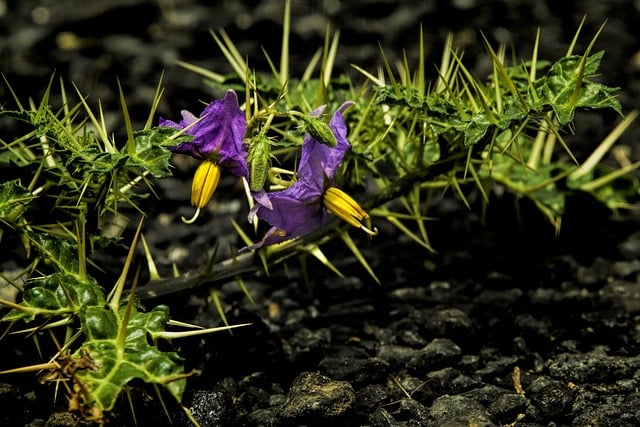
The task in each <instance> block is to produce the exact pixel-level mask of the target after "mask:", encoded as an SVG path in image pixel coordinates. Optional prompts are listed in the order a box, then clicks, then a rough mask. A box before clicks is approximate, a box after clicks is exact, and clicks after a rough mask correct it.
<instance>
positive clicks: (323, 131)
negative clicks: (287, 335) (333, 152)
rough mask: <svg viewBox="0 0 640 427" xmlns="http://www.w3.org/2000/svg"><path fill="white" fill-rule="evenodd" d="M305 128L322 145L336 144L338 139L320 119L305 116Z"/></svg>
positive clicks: (331, 145) (330, 145) (333, 145)
mask: <svg viewBox="0 0 640 427" xmlns="http://www.w3.org/2000/svg"><path fill="white" fill-rule="evenodd" d="M305 130H306V131H307V132H309V135H311V136H312V137H313V139H315V140H316V141H319V142H321V143H323V144H324V145H328V146H329V147H335V146H336V145H337V144H338V140H337V139H336V136H335V135H334V134H333V131H332V130H331V128H330V127H329V125H328V124H326V123H325V122H324V121H323V120H322V119H318V118H316V117H311V118H306V119H305Z"/></svg>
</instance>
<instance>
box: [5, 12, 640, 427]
mask: <svg viewBox="0 0 640 427" xmlns="http://www.w3.org/2000/svg"><path fill="white" fill-rule="evenodd" d="M211 3H213V2H211ZM216 3H217V4H216V5H215V6H213V5H210V4H209V2H204V1H195V0H174V1H169V0H167V1H161V0H158V1H145V0H129V1H126V0H116V1H110V2H103V1H99V0H85V1H83V2H77V1H72V0H57V1H54V0H50V1H46V0H40V1H24V0H23V1H17V0H15V1H0V34H1V38H0V61H1V62H0V64H1V65H0V71H2V73H3V74H4V75H5V76H6V77H7V79H8V80H9V82H10V83H11V84H12V86H13V88H14V90H15V91H16V92H17V93H18V94H19V96H21V97H25V98H26V97H27V96H34V97H36V99H38V96H39V94H40V93H41V92H42V89H43V88H44V87H45V86H46V84H47V82H48V80H49V77H50V74H51V72H52V71H53V70H55V71H56V73H58V74H59V75H61V76H63V77H64V78H65V79H69V80H70V81H74V82H75V83H76V84H77V85H78V87H79V88H80V89H81V91H83V92H84V93H88V94H90V96H91V98H90V99H91V100H97V99H101V101H102V103H103V105H104V106H105V110H107V111H117V103H118V100H117V97H116V93H117V92H116V82H115V79H116V76H117V77H119V78H120V80H121V81H122V83H123V86H124V90H125V93H126V94H127V99H128V103H129V106H130V109H131V114H132V115H133V116H134V118H135V117H138V118H139V120H141V121H142V120H144V119H145V118H146V113H147V111H148V106H149V104H150V100H151V97H152V95H153V91H154V89H155V86H156V84H157V82H158V80H159V78H160V75H161V73H162V72H164V80H163V81H164V86H165V95H164V99H163V102H162V104H161V105H160V108H159V114H160V115H163V116H165V117H174V116H176V115H177V114H178V112H179V110H180V109H183V108H186V109H192V110H197V108H196V107H195V106H196V105H197V102H198V100H201V99H204V100H209V99H210V98H212V97H213V96H214V95H216V94H215V93H214V92H212V91H211V90H210V89H207V88H206V87H205V86H204V85H203V84H202V82H201V81H200V78H199V77H197V76H195V75H192V74H191V73H188V72H185V71H183V70H182V69H179V68H178V67H176V66H175V65H174V61H175V60H176V59H182V60H185V61H188V62H193V63H196V64H199V65H203V66H205V67H207V68H210V69H213V70H214V71H218V72H226V71H228V70H227V68H226V66H225V63H224V60H223V59H222V58H221V56H220V54H219V53H218V50H217V47H216V46H215V43H214V42H213V39H212V38H211V36H210V34H209V29H216V28H225V29H226V30H227V32H228V33H229V35H230V36H231V37H232V39H233V40H235V41H237V43H238V45H239V47H240V49H241V51H243V52H246V53H248V54H250V56H251V59H252V60H253V59H254V58H255V61H254V64H255V65H256V67H257V68H260V67H261V66H265V65H264V62H263V61H262V60H261V54H260V53H259V46H261V45H263V46H265V47H266V49H267V50H268V51H269V52H270V53H271V54H272V55H274V56H277V55H278V45H279V39H278V36H277V35H278V34H279V33H280V29H279V22H280V17H281V13H282V12H281V9H282V5H281V3H280V2H279V1H276V0H266V1H262V2H260V3H259V6H256V7H252V6H250V3H251V4H253V2H248V1H247V2H243V1H221V2H216ZM293 3H294V5H293V12H292V13H293V16H294V24H293V28H292V30H293V36H292V49H293V51H294V57H295V58H296V61H294V62H293V63H294V64H301V63H302V64H306V60H307V59H308V56H309V55H310V53H311V52H312V51H313V50H315V48H316V47H317V46H321V45H322V40H323V35H324V30H325V26H326V24H327V23H331V25H332V26H333V27H334V28H338V29H340V30H341V46H342V47H341V49H340V57H339V61H338V66H339V67H341V68H343V69H345V70H348V64H349V63H356V64H358V65H361V66H362V67H363V68H366V69H371V70H373V69H375V68H374V67H375V66H376V65H377V63H378V62H377V61H378V58H379V55H378V42H380V44H381V45H382V46H383V47H384V49H385V52H386V53H387V55H393V54H394V53H395V54H398V53H400V52H401V49H402V48H406V49H407V53H408V55H409V56H410V57H415V55H416V51H415V45H416V40H417V34H418V25H419V22H422V24H423V26H424V30H425V37H426V41H427V45H428V47H427V52H428V54H429V58H430V60H431V61H432V62H433V63H437V62H438V56H439V53H440V50H439V49H440V47H441V46H442V41H443V39H444V36H445V34H446V33H447V31H453V32H454V33H455V35H456V40H457V43H459V44H460V46H461V47H463V48H464V49H465V52H466V53H465V61H466V63H467V65H468V66H469V67H470V68H472V69H473V70H475V71H476V72H477V73H479V74H482V73H486V72H487V65H488V63H487V61H486V59H484V57H483V56H482V47H481V42H480V39H479V36H478V31H482V32H483V33H484V34H485V35H487V37H488V38H489V40H491V41H492V42H498V41H501V42H505V43H508V44H513V45H514V47H515V52H516V55H518V56H519V57H521V58H526V57H527V56H528V55H529V54H530V52H531V49H532V46H533V38H534V36H535V31H536V28H537V27H540V28H541V36H542V43H541V53H540V56H541V57H543V58H547V59H551V60H554V59H557V58H559V57H560V56H562V55H563V54H564V52H565V50H566V48H567V46H568V44H569V42H570V40H571V38H572V36H573V34H574V32H575V30H576V28H577V26H578V24H579V22H580V20H581V19H582V17H583V16H584V15H585V14H586V15H587V22H586V24H585V28H584V30H583V31H584V32H583V34H584V36H583V37H582V39H581V41H580V43H579V49H578V51H581V49H580V48H584V47H585V46H586V44H588V42H589V40H590V37H591V36H592V35H593V34H594V33H595V31H597V28H598V27H599V26H600V24H601V23H602V22H603V21H604V20H607V21H608V22H607V25H606V27H605V29H604V31H603V33H602V35H601V37H600V39H599V42H598V43H597V45H596V49H605V50H606V52H607V53H606V57H605V61H604V63H603V66H602V80H603V81H604V82H605V83H607V84H609V85H612V86H620V87H621V88H622V91H621V92H620V100H621V102H622V104H623V106H624V107H625V111H629V110H630V109H633V108H638V107H639V106H640V94H639V92H640V84H639V81H638V72H639V67H640V64H639V60H638V52H639V51H640V43H639V39H638V37H637V35H636V34H637V28H636V26H637V17H638V16H639V11H638V7H639V6H638V5H637V2H631V1H613V0H611V1H595V0H593V1H589V0H585V1H577V2H559V1H557V2H556V1H546V2H534V1H526V0H521V1H504V0H503V1H489V2H477V1H474V0H459V1H453V2H450V3H445V2H436V1H428V2H408V1H398V2H392V1H383V0H379V1H373V0H358V1H348V2H340V1H323V2H312V1H304V2H303V1H300V2H298V1H294V2H293ZM265 35H266V36H265ZM265 69H266V68H265ZM9 99H10V98H9V94H8V92H7V90H6V88H5V87H4V86H2V87H0V101H1V102H3V103H6V102H10V101H9ZM107 117H108V119H109V120H110V121H111V123H113V126H114V128H117V127H118V123H119V120H120V119H119V117H118V115H116V114H113V115H108V116H107ZM617 119H618V118H617V117H616V116H615V115H614V114H611V113H609V112H604V113H598V114H588V115H587V114H585V115H581V116H579V117H578V118H577V121H576V128H575V133H576V135H575V137H573V138H572V141H573V143H574V144H575V147H576V149H577V150H578V151H580V150H581V149H583V150H589V148H590V147H591V148H592V147H593V145H594V144H596V143H597V142H598V141H599V140H600V139H601V137H602V136H603V135H605V134H606V133H607V132H608V131H609V130H610V129H611V127H612V126H613V124H614V123H615V121H616V120H617ZM3 132H4V131H3ZM2 137H3V139H4V136H2ZM637 138H638V130H637V127H635V128H634V129H631V130H630V131H629V132H628V133H627V134H626V135H625V136H624V137H623V139H622V143H623V144H626V145H628V146H629V147H630V148H631V156H632V157H633V158H634V159H637V158H638V157H640V154H639V150H638V147H637V144H636V141H637ZM190 174H191V170H180V169H178V170H177V175H176V178H175V179H170V180H166V182H163V183H161V184H160V186H159V194H160V195H161V199H160V200H159V201H158V202H157V203H156V204H155V205H154V206H153V207H152V211H153V212H154V213H155V214H156V215H155V216H152V219H151V220H149V221H148V222H147V224H146V226H145V235H146V237H147V239H148V240H149V242H150V244H151V245H152V246H153V248H154V249H155V251H156V254H157V257H158V262H159V264H160V266H161V267H164V268H167V267H168V266H169V265H170V263H171V261H172V260H177V262H179V264H180V266H181V268H182V269H187V268H189V267H190V266H196V265H201V264H202V262H203V261H204V258H205V257H204V255H203V254H204V253H207V252H208V253H210V252H211V251H212V248H213V245H214V242H216V241H218V242H224V244H221V245H220V248H221V250H222V252H221V253H220V256H224V255H225V253H224V251H225V250H227V249H226V248H227V247H228V246H229V245H228V244H227V243H228V242H231V243H235V244H237V242H234V235H235V233H234V231H233V229H231V227H230V226H229V221H228V219H229V217H230V216H239V215H243V212H244V209H243V208H242V207H240V206H236V205H235V204H233V203H229V200H231V198H232V197H233V195H234V192H237V191H238V190H237V189H236V188H235V187H234V183H233V182H232V181H223V182H222V184H221V185H222V187H223V188H224V189H226V190H227V191H226V193H227V194H229V196H228V197H229V200H226V199H225V196H223V195H221V196H218V195H216V200H217V201H216V202H214V203H213V204H212V208H211V210H210V211H209V212H207V213H206V214H205V216H204V218H203V219H201V220H200V221H199V222H198V224H197V225H193V226H186V225H183V224H181V223H180V220H179V217H180V215H183V214H185V215H188V214H189V206H188V191H189V190H188V188H189V182H188V178H189V176H190ZM220 194H225V193H224V192H223V191H220ZM478 212H480V210H479V208H477V206H475V205H474V210H473V211H472V212H469V211H467V210H466V209H465V208H464V207H463V206H461V204H460V203H458V202H456V201H454V200H451V199H449V198H444V199H443V200H442V201H441V203H439V204H438V205H437V206H436V209H435V210H434V212H432V215H434V216H436V217H438V218H439V220H438V221H437V222H434V223H433V225H432V226H431V228H430V230H429V231H430V233H431V238H432V243H433V246H434V247H435V248H436V249H437V251H438V253H437V254H435V255H434V254H430V253H427V252H425V251H424V250H422V249H419V248H417V247H415V245H413V244H412V243H411V242H410V241H408V240H407V239H405V238H404V237H402V236H398V234H397V233H396V232H394V231H393V230H391V229H387V228H385V226H384V225H381V227H382V232H381V235H379V236H377V237H376V238H375V239H374V240H373V241H371V243H366V242H365V241H362V243H363V245H365V246H366V250H365V253H366V256H367V258H368V259H369V260H370V262H371V264H372V265H373V267H374V269H375V270H376V272H377V273H378V275H379V277H380V278H381V282H382V285H380V286H379V285H375V284H374V283H372V282H371V281H370V280H369V279H368V277H367V275H366V273H364V272H363V271H361V268H360V267H359V266H358V264H357V262H356V261H355V260H353V259H352V258H350V257H348V256H347V252H346V250H345V249H344V248H343V247H342V246H341V245H339V244H330V245H329V246H328V247H327V248H326V252H327V253H328V254H330V255H331V256H332V259H333V260H334V261H335V263H336V265H337V267H338V268H340V269H341V270H342V271H343V272H345V273H346V277H345V278H344V279H340V278H336V277H335V276H333V275H332V274H330V273H328V272H327V270H326V269H325V268H324V267H322V266H319V265H316V264H315V263H313V262H312V261H309V271H310V283H308V284H306V283H305V280H304V278H303V277H302V275H301V273H300V271H299V269H298V268H297V266H296V265H295V263H292V264H291V265H290V266H289V269H288V270H287V271H286V272H285V270H284V269H277V270H276V271H273V272H272V274H271V276H270V277H268V278H265V277H259V278H250V279H248V280H247V282H246V285H247V287H248V288H249V290H250V292H251V294H252V296H253V298H254V300H255V302H256V303H255V305H252V304H250V303H249V302H248V301H247V299H246V298H245V297H244V295H243V294H242V292H241V291H240V290H239V289H238V287H237V286H236V285H235V284H233V283H223V284H216V286H217V287H219V288H220V295H221V298H222V301H223V302H224V304H225V311H226V313H227V317H228V318H229V321H230V322H232V323H243V322H251V323H252V326H250V327H247V328H243V329H238V330H235V331H234V333H233V336H231V335H229V334H226V333H221V334H217V335H213V336H210V337H208V338H206V339H194V340H185V341H183V342H182V343H181V344H182V352H183V354H184V355H185V357H187V360H188V364H189V366H188V367H189V368H190V369H191V368H194V369H199V370H201V371H202V374H201V375H200V376H198V377H194V378H192V379H191V380H190V382H189V386H188V391H187V393H186V395H185V399H184V403H185V405H186V406H188V407H190V408H191V410H192V412H193V413H194V415H195V417H196V418H197V419H198V420H199V421H200V422H201V423H202V425H206V426H215V425H220V426H235V425H265V426H268V425H274V426H276V425H287V426H288V425H328V424H334V425H353V426H359V425H372V426H395V425H399V426H418V425H428V426H467V425H469V426H471V425H473V426H494V425H496V426H497V425H517V426H638V425H640V392H639V390H640V371H639V369H638V368H639V367H640V352H639V350H640V284H639V280H640V261H639V260H638V259H639V255H640V232H639V231H638V224H639V222H640V217H639V216H638V213H636V212H631V213H626V214H622V215H610V214H609V213H608V212H606V211H603V210H601V209H598V208H597V206H595V205H594V204H593V202H592V201H590V200H586V199H584V198H583V197H579V196H576V197H575V198H573V199H572V200H571V201H570V205H569V209H568V212H567V216H566V218H564V220H563V228H562V232H561V234H560V236H559V237H558V238H556V237H555V236H554V233H553V230H552V229H551V228H550V227H549V226H548V225H547V224H546V223H544V221H543V220H542V219H541V218H540V217H539V215H538V214H536V213H535V210H533V209H531V207H528V206H526V204H525V205H524V206H523V209H522V213H523V219H522V222H521V223H518V222H517V221H516V220H515V215H514V210H513V200H511V199H510V198H509V197H508V196H506V197H497V196H496V197H494V200H492V202H491V204H490V209H489V214H488V217H487V218H486V220H485V221H481V220H480V219H479V217H478V214H477V213H478ZM167 225H170V226H171V233H167V232H166V230H167ZM354 238H355V236H354ZM285 273H286V274H285ZM207 297H208V290H207V288H206V287H202V288H199V289H198V290H197V291H194V292H191V293H189V294H187V293H182V294H177V295H172V296H171V297H170V298H168V299H166V300H160V301H158V302H164V303H170V304H171V306H172V315H173V317H175V318H177V319H179V320H182V321H187V322H194V323H198V324H200V325H202V326H216V325H219V324H220V320H219V318H218V316H217V314H216V311H215V308H214V307H213V305H212V303H211V301H210V299H207ZM1 345H2V347H0V355H1V359H2V360H3V361H4V362H6V363H7V364H9V365H10V366H20V365H21V364H24V363H25V362H26V361H32V363H34V362H33V361H34V360H37V361H39V360H40V359H39V358H38V357H37V354H36V353H35V350H34V347H33V345H32V344H31V343H30V342H24V341H22V339H16V338H5V341H3V343H2V344H1ZM4 362H3V363H4ZM0 382H1V383H2V384H0V408H2V410H1V411H0V423H1V424H2V425H7V426H23V425H30V426H43V425H47V426H68V425H76V424H74V423H76V421H75V420H74V419H73V417H71V416H69V415H68V414H65V412H64V409H65V407H66V403H65V402H64V399H63V398H62V397H61V396H59V397H58V399H57V401H56V402H55V403H54V400H53V395H54V389H53V388H52V387H49V386H41V385H39V384H37V382H36V381H35V378H32V377H31V376H30V375H29V374H27V375H21V376H15V377H13V376H11V377H5V378H0ZM136 386H138V385H137V384H136ZM132 399H133V402H134V407H135V410H136V416H137V421H138V425H166V424H168V423H169V422H168V420H167V417H166V416H165V415H164V414H163V411H162V408H161V407H160V406H159V403H158V400H157V398H156V397H155V394H153V391H149V390H147V389H146V388H145V387H142V386H140V387H134V388H133V389H132ZM168 407H169V412H170V414H171V415H170V416H171V418H172V421H173V424H174V425H178V426H180V425H188V423H187V422H186V420H185V419H184V417H183V416H182V415H181V413H180V410H179V409H178V408H176V407H175V405H171V402H168ZM110 425H114V426H116V425H134V421H133V418H132V416H131V413H130V410H129V408H128V403H127V402H126V399H123V401H122V402H121V403H120V404H119V405H118V407H117V408H116V410H115V411H114V413H113V420H112V421H111V422H110Z"/></svg>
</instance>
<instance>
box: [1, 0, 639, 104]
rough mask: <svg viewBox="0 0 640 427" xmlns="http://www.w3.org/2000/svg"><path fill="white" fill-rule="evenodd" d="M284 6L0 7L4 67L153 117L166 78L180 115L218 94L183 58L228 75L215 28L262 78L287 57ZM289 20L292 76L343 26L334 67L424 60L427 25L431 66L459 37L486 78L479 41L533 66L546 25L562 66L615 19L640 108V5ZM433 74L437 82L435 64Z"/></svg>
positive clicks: (414, 6)
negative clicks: (421, 45) (421, 47)
mask: <svg viewBox="0 0 640 427" xmlns="http://www.w3.org/2000/svg"><path fill="white" fill-rule="evenodd" d="M283 7H284V0H262V1H253V0H252V1H247V0H218V1H206V0H110V1H103V0H81V1H80V0H0V72H2V74H3V75H4V76H5V77H6V79H7V80H8V81H9V83H10V84H11V86H12V87H13V88H14V90H15V91H16V93H17V94H18V95H19V96H21V97H25V98H26V97H27V96H35V97H38V96H39V95H40V94H41V93H42V91H43V90H44V88H45V87H46V85H47V83H48V81H49V78H50V77H51V75H52V73H53V72H55V73H56V75H58V76H61V77H63V78H64V79H65V80H66V82H67V84H69V82H74V83H75V84H76V85H77V86H78V88H79V89H80V90H81V92H83V93H84V94H86V95H89V96H90V99H91V100H94V101H95V102H97V99H100V100H101V101H102V103H103V105H105V106H107V107H111V106H112V105H116V106H117V104H115V103H116V102H117V97H116V94H117V91H116V88H117V85H116V78H119V79H120V81H121V82H122V84H123V86H124V88H125V93H126V95H127V99H128V102H129V103H130V106H131V107H132V108H133V109H134V112H135V111H136V109H137V108H140V109H141V110H140V114H144V113H146V112H147V111H148V105H149V103H150V100H151V98H152V95H153V92H154V89H155V87H156V85H157V84H158V81H159V79H160V76H161V75H162V74H163V73H164V79H163V81H164V86H165V91H166V92H165V97H164V101H163V103H162V105H161V106H160V109H159V113H161V114H163V115H175V114H176V112H177V111H178V110H179V109H181V108H189V107H190V106H192V105H194V104H195V102H196V100H197V99H198V98H204V99H207V98H209V97H210V96H211V94H207V93H206V92H207V90H210V89H207V88H205V87H204V86H203V85H202V82H201V79H200V77H199V76H197V75H194V74H193V73H191V72H186V71H185V70H184V69H182V68H180V67H178V66H176V65H175V61H176V60H183V61H186V62H191V63H194V64H197V65H200V66H204V67H206V68H208V69H211V70H213V71H216V72H218V73H227V72H229V71H230V69H229V67H228V66H227V65H226V61H225V60H224V58H223V57H222V55H221V52H220V51H219V49H218V47H217V46H216V44H215V42H214V40H213V38H212V36H211V33H210V31H211V30H218V29H224V30H225V31H226V32H227V33H228V34H229V36H230V37H231V39H232V40H233V41H234V42H235V43H236V44H237V46H238V47H239V50H240V52H241V53H243V54H245V55H247V56H248V58H249V60H250V62H251V64H252V65H253V66H254V67H255V69H256V70H257V71H268V66H267V63H266V61H265V60H264V55H263V53H262V51H261V49H262V48H264V49H265V50H266V51H267V52H268V53H269V54H270V55H271V56H272V57H273V58H274V59H276V60H277V59H278V58H279V54H280V35H281V32H282V30H281V23H282V14H283ZM291 14H292V36H291V51H292V55H293V61H292V67H293V72H294V73H296V72H300V70H302V69H303V68H304V67H305V66H306V64H307V62H308V60H309V59H310V58H311V55H312V54H313V52H315V50H316V49H317V48H319V47H321V46H322V45H323V43H324V36H325V33H326V30H327V28H328V27H329V28H331V29H332V30H339V31H340V49H339V51H338V54H339V57H338V61H337V66H338V69H339V70H342V71H344V72H349V73H353V72H354V71H353V69H352V68H351V67H350V66H349V64H352V63H354V64H358V65H359V66H361V67H363V68H365V69H367V70H370V71H372V72H373V71H375V70H376V67H377V66H379V65H380V63H381V62H380V48H382V49H384V52H385V54H386V55H387V56H388V57H389V58H390V59H395V58H398V57H401V55H402V53H403V49H404V50H405V51H406V54H407V56H408V57H409V59H410V60H412V59H415V58H416V57H417V55H418V39H419V31H420V24H422V27H423V32H424V38H425V52H426V55H427V59H428V61H427V65H431V64H437V63H438V62H439V57H440V54H441V52H442V43H443V40H444V38H445V36H446V34H447V33H448V32H452V33H453V34H454V42H455V44H456V46H458V47H460V48H462V49H464V51H465V55H464V62H465V65H466V66H467V67H469V68H470V69H472V70H474V71H475V72H476V73H478V74H483V73H484V74H486V73H487V72H488V71H489V70H488V66H489V61H488V58H487V57H486V55H482V53H483V47H482V38H481V34H484V35H485V36H486V37H487V39H488V40H489V41H490V42H491V43H492V44H493V45H494V46H497V44H498V43H505V44H506V45H507V46H508V47H513V48H514V53H515V55H516V57H517V58H518V59H524V58H527V57H529V56H530V54H531V50H532V48H533V40H534V38H535V35H536V31H537V29H538V28H540V30H541V40H542V43H541V46H540V57H542V58H546V59H551V60H555V59H557V58H559V57H560V56H562V55H564V53H565V52H566V49H567V47H568V45H569V43H570V41H571V39H572V38H573V36H574V34H575V31H576V30H577V28H578V26H579V24H580V21H581V20H582V19H583V18H584V17H585V16H586V23H585V25H584V28H583V32H582V36H581V37H580V40H579V43H578V52H581V49H583V48H584V47H585V46H586V45H587V44H588V43H589V41H590V40H591V38H592V37H593V35H594V34H595V33H596V32H597V30H598V28H599V27H600V26H601V25H602V24H603V23H604V22H605V21H606V26H605V28H604V30H603V32H602V34H601V36H600V38H599V41H598V43H597V44H596V47H595V49H596V50H600V49H606V56H605V61H604V63H603V66H602V72H603V74H604V76H605V78H604V80H605V81H606V83H607V84H610V85H618V86H621V87H622V88H623V92H622V93H621V94H620V99H621V101H622V103H623V105H625V106H626V107H627V109H630V108H637V107H638V106H640V100H639V98H640V97H639V96H638V95H639V92H640V90H639V85H638V75H639V72H640V53H639V52H640V44H639V38H638V35H637V34H638V31H637V22H638V18H640V1H632V0H627V1H625V0H608V1H602V0H578V1H573V2H566V1H554V0H546V1H538V0H489V1H480V0H450V1H440V0H437V1H436V0H426V1H419V2H417V1H410V0H342V1H341V0H296V1H293V2H292V10H291ZM414 63H415V62H414ZM428 71H429V72H430V73H431V75H433V73H434V71H435V69H434V67H428ZM9 99H10V98H9V93H8V91H7V88H6V85H5V84H2V85H0V100H1V101H2V102H3V103H4V104H6V103H7V102H8V101H9ZM23 99H24V98H23ZM114 108H116V107H114Z"/></svg>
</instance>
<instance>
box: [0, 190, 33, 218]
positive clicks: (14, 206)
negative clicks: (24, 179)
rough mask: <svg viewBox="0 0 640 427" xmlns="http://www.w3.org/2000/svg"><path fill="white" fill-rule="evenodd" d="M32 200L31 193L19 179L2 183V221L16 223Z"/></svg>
mask: <svg viewBox="0 0 640 427" xmlns="http://www.w3.org/2000/svg"><path fill="white" fill-rule="evenodd" d="M32 198H33V195H32V194H31V192H30V191H29V190H28V189H27V188H25V187H23V186H22V185H20V181H19V180H17V179H16V180H13V181H7V182H3V183H0V220H1V221H3V222H9V223H13V222H15V221H16V220H17V219H18V217H19V216H21V215H22V213H23V212H24V207H25V206H26V205H28V204H29V201H30V200H31V199H32Z"/></svg>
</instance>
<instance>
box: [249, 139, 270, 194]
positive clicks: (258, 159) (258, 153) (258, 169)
mask: <svg viewBox="0 0 640 427" xmlns="http://www.w3.org/2000/svg"><path fill="white" fill-rule="evenodd" d="M247 164H248V165H247V166H248V168H249V189H250V190H251V191H254V192H257V191H260V190H262V189H263V187H264V183H265V182H266V181H267V177H268V176H269V170H270V169H271V145H270V142H269V138H267V135H266V134H265V132H260V133H258V134H257V135H256V136H255V137H254V138H253V139H251V141H250V142H249V153H248V156H247Z"/></svg>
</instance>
